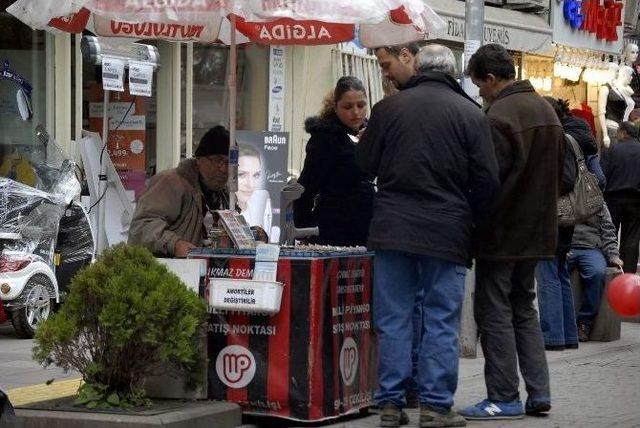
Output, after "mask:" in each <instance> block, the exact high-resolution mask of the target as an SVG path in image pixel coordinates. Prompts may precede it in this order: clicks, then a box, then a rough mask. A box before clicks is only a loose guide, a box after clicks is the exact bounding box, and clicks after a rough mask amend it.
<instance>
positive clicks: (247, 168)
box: [237, 156, 262, 205]
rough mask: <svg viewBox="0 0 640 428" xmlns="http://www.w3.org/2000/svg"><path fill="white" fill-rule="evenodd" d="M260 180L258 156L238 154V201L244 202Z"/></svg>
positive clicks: (260, 171) (260, 170)
mask: <svg viewBox="0 0 640 428" xmlns="http://www.w3.org/2000/svg"><path fill="white" fill-rule="evenodd" d="M261 180H262V165H261V164H260V158H257V157H255V156H240V158H239V159H238V193H237V196H238V202H240V203H241V204H243V205H244V204H246V203H247V201H248V200H249V198H251V195H252V194H253V192H255V191H256V189H258V186H259V185H260V181H261Z"/></svg>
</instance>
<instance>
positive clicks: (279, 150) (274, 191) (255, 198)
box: [236, 131, 289, 242]
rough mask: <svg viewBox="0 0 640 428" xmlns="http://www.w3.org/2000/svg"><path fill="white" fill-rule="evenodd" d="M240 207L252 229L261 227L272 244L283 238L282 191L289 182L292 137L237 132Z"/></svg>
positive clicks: (268, 133)
mask: <svg viewBox="0 0 640 428" xmlns="http://www.w3.org/2000/svg"><path fill="white" fill-rule="evenodd" d="M236 139H237V141H238V146H239V148H240V156H239V160H238V192H237V193H236V196H237V201H238V205H239V206H240V208H241V210H242V215H243V216H244V218H245V220H247V223H249V225H250V226H260V227H262V228H263V229H264V230H265V232H267V234H268V235H269V240H270V241H271V242H278V240H279V239H280V192H281V191H282V188H283V187H284V185H285V184H286V182H287V177H288V162H289V134H288V133H286V132H254V131H237V134H236Z"/></svg>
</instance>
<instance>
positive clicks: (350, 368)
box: [340, 337, 358, 386]
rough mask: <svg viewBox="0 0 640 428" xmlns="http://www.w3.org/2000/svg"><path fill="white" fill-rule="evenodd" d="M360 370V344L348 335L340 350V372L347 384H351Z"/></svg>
mask: <svg viewBox="0 0 640 428" xmlns="http://www.w3.org/2000/svg"><path fill="white" fill-rule="evenodd" d="M357 372H358V345H357V344H356V342H355V340H353V338H351V337H347V338H346V339H345V340H344V342H343V343H342V349H341V350H340V374H341V375H342V381H343V382H344V384H345V385H347V386H350V385H351V384H352V383H353V381H354V379H355V378H356V373H357Z"/></svg>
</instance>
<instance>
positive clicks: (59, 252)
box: [0, 127, 95, 338]
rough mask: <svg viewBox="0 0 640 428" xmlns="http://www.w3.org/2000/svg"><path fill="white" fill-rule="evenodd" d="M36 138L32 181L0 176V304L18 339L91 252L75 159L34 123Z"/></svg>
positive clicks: (47, 311)
mask: <svg viewBox="0 0 640 428" xmlns="http://www.w3.org/2000/svg"><path fill="white" fill-rule="evenodd" d="M37 139H38V140H39V142H40V146H41V149H43V150H44V153H45V156H44V159H45V160H44V162H41V163H33V165H32V168H33V171H34V174H35V184H34V185H33V186H31V185H28V184H25V183H22V182H20V181H19V180H18V177H15V176H12V175H11V174H9V176H10V177H11V178H7V177H0V305H2V306H3V307H4V312H5V313H6V316H7V317H8V318H10V319H11V321H12V324H13V327H14V328H15V330H16V333H17V335H18V336H19V337H21V338H32V337H33V336H34V334H35V330H36V328H37V327H38V324H39V323H41V322H42V321H44V320H45V319H47V318H48V317H49V316H50V315H51V313H52V312H53V310H54V309H55V307H56V305H59V304H60V303H61V302H62V301H63V300H64V297H65V295H66V293H67V291H68V285H69V283H70V280H71V278H72V277H73V275H74V274H75V272H77V271H78V270H79V269H80V268H82V267H84V266H86V265H88V264H90V263H91V262H92V261H93V259H94V257H95V243H94V238H93V231H92V230H91V224H90V222H89V218H88V215H87V213H86V211H85V209H84V207H83V206H82V205H80V203H78V202H77V201H76V199H77V198H78V196H79V195H80V182H79V181H78V179H77V178H76V175H75V168H76V167H75V163H74V162H73V161H71V160H70V159H67V158H66V157H63V156H61V153H62V150H61V149H60V148H59V147H58V146H57V145H56V144H55V142H54V141H52V140H51V141H50V138H49V135H48V134H47V133H46V131H45V130H44V128H42V127H38V128H37ZM51 153H55V154H57V158H56V156H51ZM60 159H62V160H60Z"/></svg>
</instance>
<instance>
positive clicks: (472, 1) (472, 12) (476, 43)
mask: <svg viewBox="0 0 640 428" xmlns="http://www.w3.org/2000/svg"><path fill="white" fill-rule="evenodd" d="M483 40H484V0H466V1H465V9H464V69H465V70H466V69H467V64H468V63H469V58H471V55H473V54H474V53H475V52H476V51H477V50H478V48H479V47H480V46H482V41H483ZM463 87H464V90H465V92H466V93H467V94H469V95H470V96H471V97H472V98H474V99H476V100H479V98H480V96H479V94H478V88H477V86H475V85H474V84H473V82H471V78H470V77H468V76H465V77H464V81H463Z"/></svg>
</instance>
